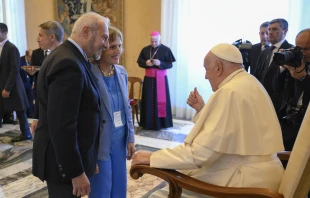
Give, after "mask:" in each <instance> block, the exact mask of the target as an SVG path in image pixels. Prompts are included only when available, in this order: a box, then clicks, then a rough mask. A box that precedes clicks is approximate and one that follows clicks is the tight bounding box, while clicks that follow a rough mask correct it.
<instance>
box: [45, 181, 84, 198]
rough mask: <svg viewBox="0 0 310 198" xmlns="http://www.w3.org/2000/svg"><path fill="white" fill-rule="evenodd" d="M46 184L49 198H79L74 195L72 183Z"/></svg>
mask: <svg viewBox="0 0 310 198" xmlns="http://www.w3.org/2000/svg"><path fill="white" fill-rule="evenodd" d="M46 183H47V190H48V196H49V198H78V197H77V196H75V195H73V194H72V192H73V187H72V183H64V184H55V183H52V182H48V181H47V182H46Z"/></svg>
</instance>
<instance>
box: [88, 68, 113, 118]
mask: <svg viewBox="0 0 310 198" xmlns="http://www.w3.org/2000/svg"><path fill="white" fill-rule="evenodd" d="M92 71H93V74H94V76H95V77H96V79H98V84H99V90H100V91H99V93H100V98H101V102H102V103H103V104H104V106H105V107H106V109H107V111H108V112H109V114H110V116H111V118H113V114H112V109H111V101H110V97H109V93H108V91H107V87H106V85H105V83H104V81H103V79H102V76H101V71H100V70H99V68H98V66H97V65H94V64H93V65H92Z"/></svg>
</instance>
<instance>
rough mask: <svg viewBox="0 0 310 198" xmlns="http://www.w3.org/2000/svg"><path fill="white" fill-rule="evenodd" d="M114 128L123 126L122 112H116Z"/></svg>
mask: <svg viewBox="0 0 310 198" xmlns="http://www.w3.org/2000/svg"><path fill="white" fill-rule="evenodd" d="M114 126H115V128H117V127H120V126H123V123H122V115H121V111H116V112H114Z"/></svg>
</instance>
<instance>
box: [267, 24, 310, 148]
mask: <svg viewBox="0 0 310 198" xmlns="http://www.w3.org/2000/svg"><path fill="white" fill-rule="evenodd" d="M295 43H296V46H298V47H300V48H301V49H302V54H303V60H302V61H301V62H300V63H298V64H297V63H296V65H295V67H293V66H292V65H293V63H292V61H289V63H291V64H289V63H287V65H284V66H279V69H278V71H277V75H276V76H275V79H274V84H273V85H274V89H275V90H276V91H277V92H280V93H281V94H282V95H283V99H282V101H281V107H280V110H279V112H278V117H279V119H280V123H281V127H282V134H283V143H284V147H285V150H286V151H291V150H292V149H293V146H294V143H295V140H296V137H297V134H298V131H299V128H300V126H301V122H302V120H303V117H304V115H305V111H306V109H307V108H308V105H309V101H310V29H305V30H302V31H301V32H299V33H298V34H297V36H296V41H295Z"/></svg>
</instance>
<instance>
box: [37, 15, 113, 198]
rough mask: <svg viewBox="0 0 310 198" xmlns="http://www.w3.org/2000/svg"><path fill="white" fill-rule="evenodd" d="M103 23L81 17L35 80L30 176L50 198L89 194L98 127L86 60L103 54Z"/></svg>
mask: <svg viewBox="0 0 310 198" xmlns="http://www.w3.org/2000/svg"><path fill="white" fill-rule="evenodd" d="M108 23H109V21H108V19H107V18H104V17H103V16H100V15H99V14H96V13H92V12H90V13H86V14H84V15H82V16H81V17H80V18H79V19H78V20H77V21H76V22H75V24H74V27H73V30H72V34H71V36H70V38H69V39H68V40H66V41H65V42H64V43H63V44H62V45H60V46H59V47H57V48H56V49H55V50H53V51H52V52H51V54H50V55H48V56H47V58H46V59H45V60H44V62H43V65H42V66H41V69H40V73H39V76H38V87H37V88H38V104H39V115H40V118H39V121H38V126H37V129H36V131H35V136H34V142H33V175H35V176H37V177H38V178H39V179H41V180H42V181H43V180H45V181H46V182H47V188H48V193H49V197H50V198H56V197H57V198H58V197H76V196H77V197H79V196H85V195H87V194H89V192H90V183H89V180H88V177H90V176H92V175H93V174H94V173H95V170H96V161H97V155H98V146H99V145H98V144H99V141H98V140H99V138H98V137H99V131H100V122H105V120H103V118H101V117H100V108H101V107H100V105H101V104H100V95H99V90H98V85H97V79H96V78H95V77H94V75H93V74H92V71H91V65H90V63H89V61H88V58H93V59H96V60H98V59H99V58H100V56H101V53H102V50H105V49H107V48H108V38H109V32H108Z"/></svg>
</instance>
